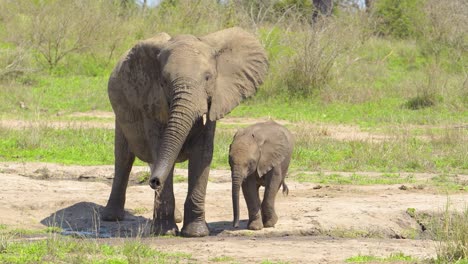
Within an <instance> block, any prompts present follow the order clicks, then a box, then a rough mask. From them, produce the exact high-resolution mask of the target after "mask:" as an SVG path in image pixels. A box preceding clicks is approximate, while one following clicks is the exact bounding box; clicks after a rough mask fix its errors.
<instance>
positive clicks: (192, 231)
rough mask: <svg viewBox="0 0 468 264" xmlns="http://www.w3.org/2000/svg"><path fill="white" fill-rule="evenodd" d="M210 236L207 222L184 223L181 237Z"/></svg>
mask: <svg viewBox="0 0 468 264" xmlns="http://www.w3.org/2000/svg"><path fill="white" fill-rule="evenodd" d="M209 234H210V230H209V229H208V225H207V224H206V222H205V220H201V221H193V222H191V223H184V227H182V232H181V235H182V236H184V237H204V236H208V235H209Z"/></svg>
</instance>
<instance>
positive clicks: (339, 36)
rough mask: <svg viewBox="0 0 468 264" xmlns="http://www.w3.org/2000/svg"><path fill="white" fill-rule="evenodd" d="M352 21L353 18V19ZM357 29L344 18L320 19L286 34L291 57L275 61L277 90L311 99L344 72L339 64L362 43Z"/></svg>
mask: <svg viewBox="0 0 468 264" xmlns="http://www.w3.org/2000/svg"><path fill="white" fill-rule="evenodd" d="M353 20H354V18H353ZM359 37H360V32H359V29H358V28H357V27H356V25H354V24H353V23H351V22H350V21H348V20H347V18H340V19H335V18H330V19H328V20H321V21H318V22H317V23H315V24H314V25H313V26H310V25H307V26H303V27H302V28H301V29H298V30H297V31H295V32H294V33H291V34H285V36H284V38H285V39H286V41H287V43H286V46H287V47H295V48H294V49H292V51H293V55H292V56H288V57H284V58H283V59H282V60H279V61H278V67H279V69H278V71H279V72H278V79H277V80H276V82H277V86H278V87H277V90H276V91H273V92H276V93H278V89H280V90H283V91H284V90H285V91H286V92H287V93H288V94H289V95H292V96H300V97H304V96H305V97H311V96H315V95H317V93H318V92H319V91H321V90H323V88H326V87H327V86H328V85H329V84H330V81H331V80H333V79H334V78H335V76H336V75H340V74H341V73H340V71H341V70H342V69H343V68H342V67H340V66H339V65H337V64H338V61H339V60H340V59H341V58H342V57H344V56H347V55H348V54H349V52H350V50H353V49H354V48H356V47H357V46H359V45H360V44H361V42H360V41H359Z"/></svg>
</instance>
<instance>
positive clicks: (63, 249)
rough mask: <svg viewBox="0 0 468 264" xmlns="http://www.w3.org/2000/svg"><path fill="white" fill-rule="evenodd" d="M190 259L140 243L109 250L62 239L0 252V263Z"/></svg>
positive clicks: (89, 242)
mask: <svg viewBox="0 0 468 264" xmlns="http://www.w3.org/2000/svg"><path fill="white" fill-rule="evenodd" d="M190 259H191V255H190V254H185V253H164V252H159V251H156V250H154V249H152V248H150V247H149V246H147V245H145V244H143V243H141V242H140V241H127V242H125V243H123V244H122V245H114V246H111V245H108V244H103V243H100V242H98V241H96V240H75V239H70V238H64V237H51V238H47V239H45V240H38V241H32V242H29V241H23V242H21V241H18V242H8V243H6V244H5V246H4V248H3V250H1V251H0V262H2V263H179V262H181V261H184V262H185V261H190Z"/></svg>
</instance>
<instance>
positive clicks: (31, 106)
mask: <svg viewBox="0 0 468 264" xmlns="http://www.w3.org/2000/svg"><path fill="white" fill-rule="evenodd" d="M107 80H108V74H106V75H101V76H96V77H93V76H80V75H77V76H55V75H47V74H43V75H30V76H23V77H22V79H19V80H17V81H15V82H10V83H0V93H1V94H2V97H1V99H0V103H1V104H0V113H1V114H0V116H4V117H7V118H18V116H20V117H23V118H27V119H31V118H37V117H43V118H45V119H49V117H50V116H55V115H57V114H60V115H61V114H67V113H73V112H86V111H91V110H105V111H112V110H111V107H110V102H109V99H108V96H107ZM3 95H5V96H3ZM20 102H22V103H23V104H24V106H25V108H21V107H20Z"/></svg>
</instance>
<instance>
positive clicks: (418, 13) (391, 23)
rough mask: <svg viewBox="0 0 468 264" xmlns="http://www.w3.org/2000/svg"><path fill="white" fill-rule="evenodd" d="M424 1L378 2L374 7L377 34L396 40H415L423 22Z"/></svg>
mask: <svg viewBox="0 0 468 264" xmlns="http://www.w3.org/2000/svg"><path fill="white" fill-rule="evenodd" d="M424 3H425V0H399V1H394V0H378V1H376V3H375V6H374V9H373V10H374V12H375V14H374V15H375V16H376V20H377V23H378V25H377V33H379V34H382V35H386V36H393V37H397V38H415V37H418V36H419V35H420V34H421V32H420V28H421V26H422V25H423V24H424V22H425V19H426V18H425V14H424V12H423V7H424Z"/></svg>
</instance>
